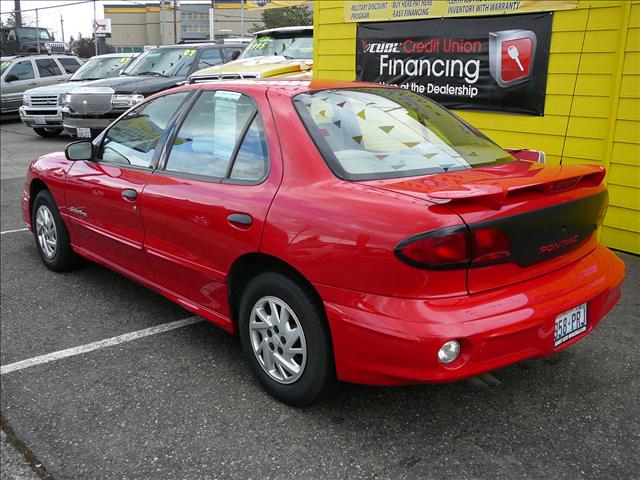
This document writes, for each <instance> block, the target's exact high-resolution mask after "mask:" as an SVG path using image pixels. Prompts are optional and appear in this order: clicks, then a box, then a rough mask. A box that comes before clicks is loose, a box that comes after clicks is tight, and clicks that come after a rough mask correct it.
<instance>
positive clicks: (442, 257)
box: [395, 227, 470, 268]
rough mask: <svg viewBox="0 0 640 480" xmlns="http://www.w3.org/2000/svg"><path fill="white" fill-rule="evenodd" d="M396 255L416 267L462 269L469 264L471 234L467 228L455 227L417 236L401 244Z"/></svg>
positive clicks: (396, 250)
mask: <svg viewBox="0 0 640 480" xmlns="http://www.w3.org/2000/svg"><path fill="white" fill-rule="evenodd" d="M395 253H396V256H397V257H398V258H399V259H400V260H402V261H403V262H405V263H408V264H409V265H413V266H414V267H421V268H454V267H462V266H465V265H466V264H468V263H469V255H470V250H469V232H468V230H467V228H466V227H454V228H445V229H442V230H435V231H433V232H427V233H424V234H420V235H416V236H415V237H411V238H407V239H406V240H403V241H402V242H400V243H399V244H398V246H397V247H396V249H395Z"/></svg>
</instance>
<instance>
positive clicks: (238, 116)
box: [165, 90, 256, 178]
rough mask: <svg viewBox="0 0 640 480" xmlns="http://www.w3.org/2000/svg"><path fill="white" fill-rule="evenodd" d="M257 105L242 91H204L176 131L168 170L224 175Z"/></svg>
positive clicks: (216, 175) (221, 176)
mask: <svg viewBox="0 0 640 480" xmlns="http://www.w3.org/2000/svg"><path fill="white" fill-rule="evenodd" d="M255 109H256V106H255V103H254V102H253V100H251V98H249V97H248V96H246V95H243V94H241V93H237V92H229V91H224V90H217V91H213V90H205V91H204V92H202V94H201V95H200V97H199V98H198V100H197V101H196V102H195V104H194V106H193V108H192V109H191V111H190V112H189V114H188V115H187V117H186V118H185V120H184V123H183V124H182V126H181V127H180V130H179V131H178V134H177V135H176V138H175V141H174V142H173V146H172V148H171V152H170V153H169V157H168V159H167V163H166V166H165V170H167V171H170V172H177V173H188V174H193V175H204V176H207V177H213V178H224V177H225V176H226V173H227V169H228V167H229V162H230V161H231V156H232V155H233V152H234V151H235V148H236V144H237V143H238V140H239V137H240V135H241V134H242V132H243V130H244V128H245V126H246V124H247V122H248V121H249V119H250V118H251V117H252V115H253V113H254V112H255Z"/></svg>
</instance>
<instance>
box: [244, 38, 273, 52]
mask: <svg viewBox="0 0 640 480" xmlns="http://www.w3.org/2000/svg"><path fill="white" fill-rule="evenodd" d="M269 42H271V37H258V38H257V39H256V41H255V42H254V43H252V44H251V45H249V50H262V49H263V48H266V47H267V46H269Z"/></svg>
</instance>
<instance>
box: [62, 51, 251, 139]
mask: <svg viewBox="0 0 640 480" xmlns="http://www.w3.org/2000/svg"><path fill="white" fill-rule="evenodd" d="M237 48H244V46H239V47H237V46H234V45H221V44H210V43H202V44H193V45H179V46H178V45H173V46H166V47H159V48H153V49H150V50H148V51H146V52H144V53H142V54H141V55H140V56H139V57H138V58H137V59H136V61H135V62H133V63H132V64H131V65H130V66H129V67H128V68H127V69H126V70H125V71H124V72H123V73H122V75H120V76H118V77H115V78H106V79H104V80H99V81H96V82H93V83H92V84H91V85H88V86H86V87H80V88H75V89H74V90H73V91H72V92H70V93H68V94H66V95H65V96H64V97H63V107H64V108H63V111H62V123H63V126H64V129H65V131H66V132H67V133H69V134H70V135H73V136H78V137H94V136H96V135H98V134H99V133H100V132H101V131H102V130H103V129H104V128H105V127H107V126H108V125H109V124H110V123H111V122H113V121H114V120H115V119H116V118H118V117H119V116H120V115H122V113H123V112H125V111H126V110H127V109H128V108H130V107H131V106H132V105H135V104H136V103H138V102H140V101H141V100H143V99H144V98H145V97H147V96H149V95H152V94H154V93H157V92H160V91H162V90H166V89H168V88H172V87H175V86H177V85H180V84H181V83H185V82H186V80H187V77H188V76H189V75H190V74H191V73H192V72H195V71H196V70H199V69H201V68H204V67H205V66H208V65H216V64H218V63H222V62H227V61H229V60H231V57H230V55H231V53H230V52H231V50H233V49H237Z"/></svg>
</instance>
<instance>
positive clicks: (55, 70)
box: [0, 54, 82, 114]
mask: <svg viewBox="0 0 640 480" xmlns="http://www.w3.org/2000/svg"><path fill="white" fill-rule="evenodd" d="M81 65H82V61H81V60H80V59H79V58H78V57H74V56H73V55H44V54H43V55H31V54H29V55H15V56H11V57H0V90H1V91H2V96H1V102H0V112H1V113H3V114H4V113H13V112H17V111H18V108H20V105H22V94H23V92H24V91H25V90H28V89H29V88H33V87H40V86H44V85H52V84H56V83H60V82H66V81H67V80H68V79H69V77H71V75H72V74H73V73H75V71H76V70H78V69H79V68H80V66H81Z"/></svg>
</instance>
